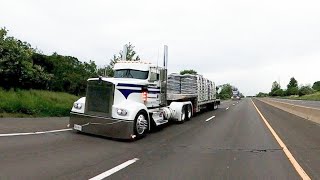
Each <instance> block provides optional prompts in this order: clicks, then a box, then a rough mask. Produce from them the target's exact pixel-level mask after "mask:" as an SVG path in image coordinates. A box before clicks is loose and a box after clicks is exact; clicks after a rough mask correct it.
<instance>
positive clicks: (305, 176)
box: [251, 99, 310, 179]
mask: <svg viewBox="0 0 320 180" xmlns="http://www.w3.org/2000/svg"><path fill="white" fill-rule="evenodd" d="M251 102H252V103H253V106H254V107H255V108H256V110H257V112H258V114H259V115H260V117H261V118H262V120H263V121H264V123H265V124H266V126H267V127H268V129H269V130H270V132H271V134H272V135H273V136H274V138H275V139H276V140H277V142H278V143H279V145H280V147H281V148H282V149H283V152H284V153H285V154H286V156H287V158H288V159H289V161H290V162H291V164H292V165H293V167H294V168H295V169H296V171H297V172H298V174H299V175H300V177H301V178H302V179H310V177H309V176H308V174H307V173H306V172H305V171H304V170H303V169H302V167H301V166H300V164H299V163H298V161H297V160H296V159H295V158H294V157H293V155H292V154H291V152H290V151H289V149H288V148H287V146H286V145H285V144H284V142H283V141H282V140H281V139H280V137H279V136H278V134H277V133H276V131H274V130H273V128H272V127H271V125H270V124H269V123H268V121H267V119H266V118H265V117H264V116H263V115H262V113H261V112H260V110H259V109H258V107H257V106H256V105H255V103H254V102H253V101H252V99H251Z"/></svg>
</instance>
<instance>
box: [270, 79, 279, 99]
mask: <svg viewBox="0 0 320 180" xmlns="http://www.w3.org/2000/svg"><path fill="white" fill-rule="evenodd" d="M279 89H281V86H280V84H279V83H278V82H277V81H274V82H273V83H272V87H271V92H270V93H269V95H270V96H277V95H276V94H275V92H276V91H278V90H279ZM279 92H280V91H278V92H277V93H279Z"/></svg>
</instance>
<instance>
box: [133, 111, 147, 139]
mask: <svg viewBox="0 0 320 180" xmlns="http://www.w3.org/2000/svg"><path fill="white" fill-rule="evenodd" d="M148 127H149V122H148V115H147V113H146V112H144V111H139V112H138V114H137V115H136V117H135V118H134V125H133V132H134V134H135V135H136V137H137V138H138V139H139V138H142V137H144V136H145V135H146V133H147V131H148Z"/></svg>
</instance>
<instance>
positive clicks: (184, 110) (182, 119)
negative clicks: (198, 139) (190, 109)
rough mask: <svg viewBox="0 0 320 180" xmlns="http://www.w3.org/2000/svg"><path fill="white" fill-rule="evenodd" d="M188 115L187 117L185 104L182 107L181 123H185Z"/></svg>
mask: <svg viewBox="0 0 320 180" xmlns="http://www.w3.org/2000/svg"><path fill="white" fill-rule="evenodd" d="M186 117H187V113H186V107H185V106H182V109H181V120H180V121H179V123H181V124H182V123H184V121H185V120H186Z"/></svg>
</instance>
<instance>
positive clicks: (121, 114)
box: [117, 109, 128, 116]
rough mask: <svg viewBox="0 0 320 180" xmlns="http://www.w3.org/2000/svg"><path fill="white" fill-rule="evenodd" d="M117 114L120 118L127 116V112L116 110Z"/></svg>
mask: <svg viewBox="0 0 320 180" xmlns="http://www.w3.org/2000/svg"><path fill="white" fill-rule="evenodd" d="M117 114H118V115H120V116H125V115H127V114H128V112H127V110H125V109H117Z"/></svg>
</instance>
